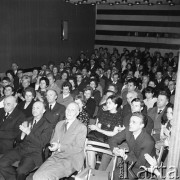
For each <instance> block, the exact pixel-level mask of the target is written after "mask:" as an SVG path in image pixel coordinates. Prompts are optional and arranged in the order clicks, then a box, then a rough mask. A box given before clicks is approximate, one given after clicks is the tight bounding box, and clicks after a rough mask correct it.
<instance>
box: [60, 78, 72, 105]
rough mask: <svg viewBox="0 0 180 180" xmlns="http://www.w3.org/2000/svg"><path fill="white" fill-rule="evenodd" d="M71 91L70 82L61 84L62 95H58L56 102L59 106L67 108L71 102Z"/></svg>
mask: <svg viewBox="0 0 180 180" xmlns="http://www.w3.org/2000/svg"><path fill="white" fill-rule="evenodd" d="M71 90H72V85H71V83H70V82H68V81H65V82H64V83H63V84H62V93H61V94H59V95H58V99H57V102H58V103H59V104H62V105H64V106H65V107H67V106H68V104H69V103H71V102H73V101H74V100H73V97H72V96H71Z"/></svg>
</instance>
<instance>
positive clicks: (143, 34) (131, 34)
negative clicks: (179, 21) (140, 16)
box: [96, 30, 180, 39]
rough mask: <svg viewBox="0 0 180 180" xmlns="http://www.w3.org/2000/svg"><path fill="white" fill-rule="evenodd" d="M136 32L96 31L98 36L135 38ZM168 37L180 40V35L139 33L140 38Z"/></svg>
mask: <svg viewBox="0 0 180 180" xmlns="http://www.w3.org/2000/svg"><path fill="white" fill-rule="evenodd" d="M135 33H136V32H134V31H106V30H96V35H109V36H133V35H135ZM157 34H158V36H159V37H168V38H176V39H177V38H180V33H162V32H138V37H145V36H148V37H157Z"/></svg>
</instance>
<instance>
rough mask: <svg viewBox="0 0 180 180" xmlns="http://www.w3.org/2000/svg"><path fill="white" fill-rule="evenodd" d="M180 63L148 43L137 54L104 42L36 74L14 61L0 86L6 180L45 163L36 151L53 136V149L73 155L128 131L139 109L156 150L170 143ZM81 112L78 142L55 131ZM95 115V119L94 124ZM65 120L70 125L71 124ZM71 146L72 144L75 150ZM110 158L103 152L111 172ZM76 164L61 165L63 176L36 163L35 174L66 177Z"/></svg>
mask: <svg viewBox="0 0 180 180" xmlns="http://www.w3.org/2000/svg"><path fill="white" fill-rule="evenodd" d="M177 67H178V57H177V56H174V54H173V53H172V52H169V53H165V54H164V56H162V55H161V53H160V52H155V53H154V54H153V55H151V53H150V52H149V49H148V48H145V50H144V51H142V52H141V51H140V49H139V48H136V49H135V50H132V51H129V50H128V49H126V48H124V49H123V52H122V53H121V54H120V53H119V52H118V50H117V49H116V48H114V49H113V52H112V53H110V52H109V51H108V49H107V48H102V47H100V48H99V49H95V50H94V52H93V53H92V54H91V56H90V57H89V58H88V57H87V56H86V54H85V53H83V52H81V53H80V56H79V58H78V59H77V60H76V61H73V59H72V58H71V57H68V58H67V60H66V61H65V62H60V64H59V65H58V66H57V65H55V64H54V63H53V62H49V64H48V65H45V64H43V65H42V66H41V68H40V69H38V68H34V69H33V71H32V73H24V70H23V69H22V68H23V67H21V68H19V67H18V65H17V64H16V63H13V64H12V67H11V68H10V70H7V71H6V76H5V77H3V78H2V80H1V87H0V94H1V97H0V108H1V109H0V154H2V155H3V156H2V158H1V160H0V162H2V163H0V175H1V176H2V177H4V179H13V178H14V179H15V178H16V179H18V180H20V179H25V178H26V176H27V174H28V173H29V172H30V171H31V170H32V169H34V168H35V167H39V166H40V165H41V164H42V162H43V160H42V156H41V158H40V156H39V155H40V154H41V153H42V152H41V151H42V149H43V147H44V146H45V145H46V144H47V143H48V142H50V141H51V142H52V143H54V145H55V147H54V146H53V147H50V150H52V151H57V152H63V153H64V151H65V154H66V151H67V154H71V155H72V154H73V152H74V153H77V154H78V153H80V151H81V152H82V149H83V146H84V141H85V138H86V137H88V138H89V139H91V140H94V141H99V142H105V143H108V142H109V141H111V138H113V137H114V136H116V135H117V134H118V133H121V132H124V131H126V130H127V129H128V128H129V125H130V123H131V117H132V116H133V114H134V113H136V112H141V114H143V116H144V117H145V118H146V119H147V123H145V124H144V127H143V129H145V131H146V132H147V133H148V134H149V135H150V136H152V137H153V139H154V141H155V142H156V149H157V150H158V149H159V147H160V146H161V145H162V144H163V145H165V146H168V145H169V137H170V135H171V133H170V131H171V126H172V122H171V120H172V112H173V104H174V97H175V86H176V74H177ZM77 105H78V113H77V112H76V111H77ZM69 109H70V110H71V111H73V112H74V114H73V113H72V114H73V116H72V114H71V113H69V114H68V112H69ZM169 111H171V112H169ZM168 113H169V114H171V116H170V115H168ZM76 117H77V119H78V122H79V121H80V122H81V124H82V125H83V126H80V125H79V128H78V127H76V126H77V124H74V123H73V125H74V128H75V127H76V129H78V130H77V134H72V136H75V137H74V139H73V138H68V137H69V136H70V135H71V134H69V135H68V137H66V136H65V135H64V134H61V133H58V130H59V131H61V130H62V129H61V128H62V127H63V129H64V128H66V121H67V119H73V121H75V120H76ZM91 119H96V124H95V125H94V124H91ZM36 120H37V122H39V124H40V125H39V126H38V123H37V122H36ZM41 121H42V122H41ZM62 122H63V123H62ZM68 124H69V125H68V128H70V126H71V123H69V122H68ZM84 127H86V128H85V129H84ZM36 128H37V130H36V131H35V130H34V129H36ZM71 128H72V127H71ZM87 129H88V135H87V136H86V133H87V132H86V130H87ZM71 130H73V131H76V130H75V129H73V128H72V129H71ZM33 131H34V133H33ZM52 132H53V134H52ZM82 132H83V133H84V134H83V135H82ZM64 133H65V132H64ZM51 134H52V135H51ZM63 138H64V139H66V138H67V139H66V142H62V141H63ZM50 139H51V140H50ZM55 141H56V143H55ZM14 142H16V146H15V147H14ZM66 143H67V144H66ZM68 143H70V144H71V143H72V144H73V147H72V146H71V147H72V149H71V148H70V147H69V145H70V144H68ZM74 143H75V144H74ZM62 144H63V145H62ZM72 144H71V145H72ZM29 146H30V147H29ZM61 146H62V147H61ZM77 148H79V151H78V150H77ZM62 149H63V150H62ZM68 150H69V151H68ZM63 153H62V154H63ZM55 154H56V153H55ZM77 154H76V155H77ZM53 155H54V154H53ZM64 156H66V155H64V154H63V155H62V158H60V159H61V160H62V159H63V158H64ZM89 156H91V162H89V164H90V166H91V167H93V168H94V160H93V158H94V157H95V156H94V155H92V154H89ZM12 157H15V158H12ZM55 157H56V156H55ZM79 157H80V156H77V158H79ZM110 159H111V157H110V156H107V155H103V156H102V163H101V165H100V167H99V169H100V170H106V168H107V166H108V164H109V161H110ZM125 159H126V158H125ZM17 160H21V162H20V165H19V167H18V168H17V169H16V170H15V169H14V168H12V166H11V165H12V163H14V162H15V161H17ZM49 161H50V160H49ZM71 161H72V159H71V160H69V161H68V162H65V164H63V167H61V168H62V169H63V168H65V169H66V168H67V171H64V169H63V170H62V172H61V173H60V172H59V171H58V172H57V169H56V168H54V169H51V170H50V168H49V167H50V166H52V164H48V163H47V164H48V165H44V166H43V168H41V167H40V168H39V169H40V170H38V171H37V173H35V176H34V179H36V180H38V179H48V178H50V177H51V178H50V179H53V177H52V176H55V177H58V178H61V177H66V176H69V175H71V174H72V173H73V171H74V170H79V168H80V165H79V166H77V167H76V165H74V163H72V162H71ZM74 161H75V162H76V161H77V159H76V158H75V160H74ZM70 162H71V164H70ZM53 163H54V161H53ZM61 163H62V162H61ZM141 165H144V164H141ZM59 166H60V165H59ZM7 171H8V172H11V173H7ZM46 171H49V172H50V173H49V174H48V173H47V174H46V173H45V172H46ZM39 172H40V173H39ZM42 172H43V173H42ZM45 174H46V175H45ZM43 175H44V176H43ZM1 176H0V178H1ZM45 176H46V177H45Z"/></svg>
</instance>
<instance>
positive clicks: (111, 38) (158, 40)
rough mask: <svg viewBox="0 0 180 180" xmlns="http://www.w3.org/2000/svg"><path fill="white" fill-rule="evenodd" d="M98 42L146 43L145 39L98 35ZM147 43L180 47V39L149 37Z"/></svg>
mask: <svg viewBox="0 0 180 180" xmlns="http://www.w3.org/2000/svg"><path fill="white" fill-rule="evenodd" d="M96 40H106V41H130V42H137V41H138V42H144V37H135V36H105V35H96ZM146 43H156V44H158V43H161V44H179V45H180V39H170V38H157V37H147V38H146Z"/></svg>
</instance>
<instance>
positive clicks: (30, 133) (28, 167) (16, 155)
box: [0, 101, 52, 180]
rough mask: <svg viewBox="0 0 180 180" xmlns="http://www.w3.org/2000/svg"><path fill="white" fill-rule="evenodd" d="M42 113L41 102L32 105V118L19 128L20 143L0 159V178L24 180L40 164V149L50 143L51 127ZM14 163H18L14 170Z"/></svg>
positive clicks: (43, 109) (41, 160)
mask: <svg viewBox="0 0 180 180" xmlns="http://www.w3.org/2000/svg"><path fill="white" fill-rule="evenodd" d="M44 112H45V107H44V104H43V103H42V102H40V101H38V102H35V103H34V104H33V107H32V114H33V117H30V118H28V119H27V121H25V122H23V123H22V124H21V125H20V126H19V129H20V130H21V131H22V135H21V139H22V142H20V143H19V144H18V145H17V146H16V147H15V148H14V149H13V150H11V151H9V152H7V153H6V154H4V156H3V157H2V158H1V159H0V177H1V176H2V177H3V178H4V179H6V180H15V179H17V180H25V179H26V176H27V175H28V174H29V172H30V171H32V170H33V169H34V168H35V167H37V166H40V165H41V164H42V162H43V159H42V149H43V147H44V146H45V145H46V144H47V143H48V142H49V141H50V137H51V134H52V126H51V124H49V123H48V121H47V120H46V118H44V117H43V114H44ZM16 161H20V163H19V166H18V168H17V169H16V170H15V169H14V168H13V167H12V164H13V163H14V162H16ZM0 179H1V178H0Z"/></svg>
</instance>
